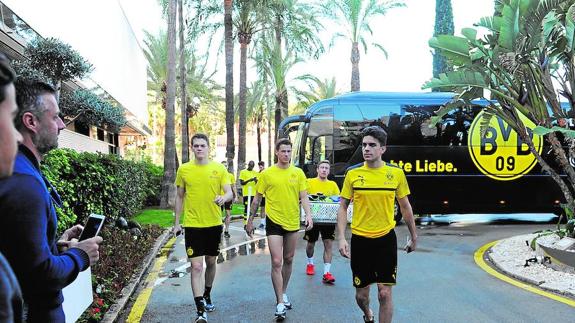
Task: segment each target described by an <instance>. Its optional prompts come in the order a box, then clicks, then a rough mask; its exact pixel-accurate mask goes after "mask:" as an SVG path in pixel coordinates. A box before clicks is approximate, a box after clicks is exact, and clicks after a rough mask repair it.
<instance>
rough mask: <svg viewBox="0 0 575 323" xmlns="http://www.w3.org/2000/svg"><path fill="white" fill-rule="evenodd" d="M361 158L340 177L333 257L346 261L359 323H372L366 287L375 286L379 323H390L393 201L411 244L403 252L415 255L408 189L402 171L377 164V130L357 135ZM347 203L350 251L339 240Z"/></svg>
mask: <svg viewBox="0 0 575 323" xmlns="http://www.w3.org/2000/svg"><path fill="white" fill-rule="evenodd" d="M361 135H362V143H361V147H362V153H363V159H364V160H365V163H364V164H363V165H362V166H360V167H357V168H354V169H351V170H349V171H348V172H347V174H346V175H345V180H344V182H343V188H342V191H341V200H340V207H339V209H338V213H337V232H338V240H339V252H340V254H341V255H342V256H344V257H346V258H350V259H351V271H352V274H353V286H354V287H355V299H356V302H357V304H358V306H359V307H360V308H361V310H362V311H363V313H364V317H363V319H364V321H365V322H375V316H374V314H373V312H372V310H371V309H370V308H369V288H370V284H372V283H376V284H377V289H378V299H379V322H391V318H392V315H393V302H392V295H391V289H392V286H393V285H395V283H396V274H397V238H396V236H395V231H394V230H393V228H394V227H395V220H394V218H393V209H394V203H395V200H396V199H397V202H398V204H399V207H400V209H401V215H402V217H403V219H404V221H405V223H406V224H407V227H408V229H409V233H410V235H411V241H410V242H409V244H408V245H407V246H406V250H407V252H411V251H413V250H415V248H416V245H417V232H416V229H415V221H414V219H413V211H412V209H411V204H410V203H409V199H408V198H407V196H408V195H409V187H408V185H407V180H406V178H405V174H404V173H403V170H402V169H401V168H399V167H396V166H393V165H391V164H386V163H384V162H383V161H382V160H381V156H382V155H383V153H384V152H385V150H386V142H387V133H386V132H385V131H384V130H383V129H382V128H381V127H379V126H371V127H367V128H365V129H363V130H362V132H361ZM352 199H353V218H352V222H351V233H352V235H351V250H350V248H349V246H348V243H347V240H346V239H345V228H346V226H347V207H348V206H349V202H350V200H352Z"/></svg>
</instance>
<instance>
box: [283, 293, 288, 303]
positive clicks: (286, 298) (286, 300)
mask: <svg viewBox="0 0 575 323" xmlns="http://www.w3.org/2000/svg"><path fill="white" fill-rule="evenodd" d="M282 298H283V301H284V303H287V302H289V299H288V297H287V294H285V293H284V294H283V295H282Z"/></svg>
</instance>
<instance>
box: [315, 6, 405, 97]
mask: <svg viewBox="0 0 575 323" xmlns="http://www.w3.org/2000/svg"><path fill="white" fill-rule="evenodd" d="M403 6H405V5H404V4H403V3H402V2H399V0H384V1H380V0H343V1H342V0H329V1H328V2H327V3H326V4H325V5H324V6H323V14H324V15H325V16H326V17H327V18H329V19H330V20H333V22H334V23H335V24H336V25H337V26H341V27H342V28H343V29H344V33H341V32H338V33H336V34H334V36H333V38H332V43H333V41H334V40H335V39H336V38H339V37H342V38H345V39H347V40H349V41H350V42H351V57H350V60H351V90H352V91H359V90H360V78H359V59H360V57H359V47H360V43H361V46H362V47H363V49H364V52H365V53H367V48H368V45H367V39H366V33H369V35H371V36H373V30H372V29H371V27H370V26H369V24H370V23H371V21H372V19H374V18H376V17H377V16H383V15H385V14H386V13H387V12H388V11H389V10H390V9H392V8H397V7H403ZM370 45H371V46H374V47H376V48H378V49H380V50H381V51H382V52H383V53H384V55H385V57H386V58H387V51H386V50H385V49H384V48H383V46H382V45H381V44H378V43H375V42H372V43H371V44H370Z"/></svg>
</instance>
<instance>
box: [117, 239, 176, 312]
mask: <svg viewBox="0 0 575 323" xmlns="http://www.w3.org/2000/svg"><path fill="white" fill-rule="evenodd" d="M175 242H176V237H173V238H171V239H170V240H169V241H168V243H166V245H165V246H164V247H163V248H162V250H161V251H160V257H158V259H156V261H155V263H154V267H153V268H152V270H151V271H150V273H149V274H148V277H147V278H146V283H145V286H147V287H145V288H144V290H142V292H141V293H140V295H138V298H137V299H136V302H135V303H134V306H132V310H131V311H130V315H129V316H128V319H127V320H126V322H129V323H131V322H134V323H136V322H140V320H141V319H142V315H144V310H145V309H146V306H147V305H148V301H149V300H150V296H151V295H152V290H153V289H154V284H153V283H154V281H155V280H156V279H157V278H158V274H159V273H160V272H161V270H162V267H163V266H164V263H165V262H166V260H167V259H168V252H169V251H170V249H172V247H173V246H174V243H175Z"/></svg>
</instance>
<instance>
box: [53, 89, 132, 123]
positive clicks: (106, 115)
mask: <svg viewBox="0 0 575 323" xmlns="http://www.w3.org/2000/svg"><path fill="white" fill-rule="evenodd" d="M60 109H62V113H63V114H64V116H65V119H66V124H68V123H71V122H73V121H79V122H81V123H83V124H88V125H96V126H99V127H101V128H106V129H108V130H111V131H114V132H117V131H119V130H120V128H121V127H122V126H124V125H125V124H126V118H125V116H124V111H123V109H122V108H121V107H118V106H116V105H114V104H112V103H110V102H108V101H105V100H103V99H102V98H100V97H99V96H98V95H96V94H95V93H93V92H92V91H89V90H84V89H79V90H75V91H73V92H66V91H65V92H62V95H61V96H60Z"/></svg>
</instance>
